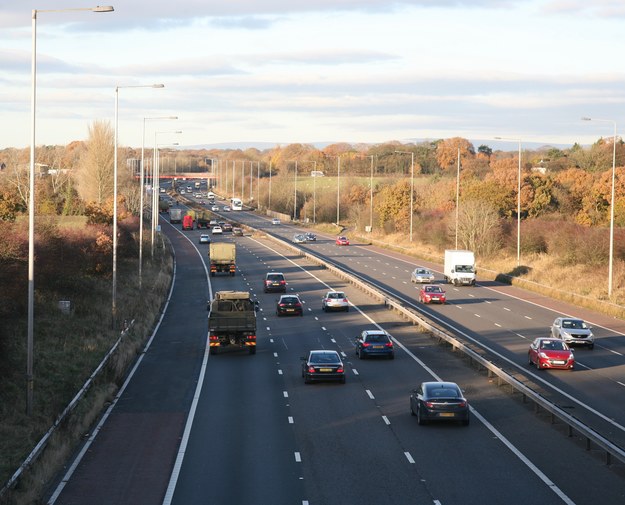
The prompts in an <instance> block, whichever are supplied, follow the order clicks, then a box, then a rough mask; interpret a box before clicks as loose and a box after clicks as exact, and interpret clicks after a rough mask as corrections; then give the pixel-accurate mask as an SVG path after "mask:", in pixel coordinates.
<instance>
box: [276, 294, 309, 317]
mask: <svg viewBox="0 0 625 505" xmlns="http://www.w3.org/2000/svg"><path fill="white" fill-rule="evenodd" d="M303 315H304V307H302V301H301V300H300V299H299V296H297V295H282V296H281V297H280V299H279V300H278V305H277V306H276V316H278V317H280V316H300V317H301V316H303Z"/></svg>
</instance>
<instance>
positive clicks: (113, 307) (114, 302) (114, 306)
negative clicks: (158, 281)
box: [111, 84, 165, 329]
mask: <svg viewBox="0 0 625 505" xmlns="http://www.w3.org/2000/svg"><path fill="white" fill-rule="evenodd" d="M164 87H165V85H164V84H143V85H141V84H138V85H129V86H116V87H115V141H114V142H115V144H114V152H113V296H112V304H111V316H112V320H113V329H115V319H116V317H117V142H118V122H119V121H118V118H119V90H120V88H164Z"/></svg>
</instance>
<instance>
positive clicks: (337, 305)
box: [321, 291, 349, 312]
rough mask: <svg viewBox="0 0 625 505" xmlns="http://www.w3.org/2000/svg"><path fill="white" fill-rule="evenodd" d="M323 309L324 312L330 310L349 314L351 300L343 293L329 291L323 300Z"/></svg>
mask: <svg viewBox="0 0 625 505" xmlns="http://www.w3.org/2000/svg"><path fill="white" fill-rule="evenodd" d="M321 308H322V309H323V311H324V312H328V311H329V310H344V311H345V312H349V300H348V299H347V296H345V293H343V291H328V292H327V293H326V294H325V296H324V297H323V298H322V299H321Z"/></svg>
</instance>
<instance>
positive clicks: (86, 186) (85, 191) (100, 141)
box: [76, 121, 115, 205]
mask: <svg viewBox="0 0 625 505" xmlns="http://www.w3.org/2000/svg"><path fill="white" fill-rule="evenodd" d="M114 142H115V139H114V132H113V129H112V127H111V125H110V123H108V122H105V121H94V122H93V124H92V125H91V126H89V137H88V139H87V141H86V142H85V144H84V148H83V150H82V153H81V156H80V160H79V163H78V166H77V170H76V182H77V189H78V193H79V195H80V196H81V198H82V199H83V200H85V201H86V202H95V203H96V204H97V205H102V204H103V203H104V202H105V201H106V200H107V199H108V198H111V197H112V195H113V165H114V162H113V156H114Z"/></svg>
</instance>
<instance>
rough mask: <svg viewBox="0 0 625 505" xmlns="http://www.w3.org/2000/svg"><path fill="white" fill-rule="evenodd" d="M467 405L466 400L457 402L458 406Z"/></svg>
mask: <svg viewBox="0 0 625 505" xmlns="http://www.w3.org/2000/svg"><path fill="white" fill-rule="evenodd" d="M466 406H467V402H458V407H463V408H464V407H466Z"/></svg>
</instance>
